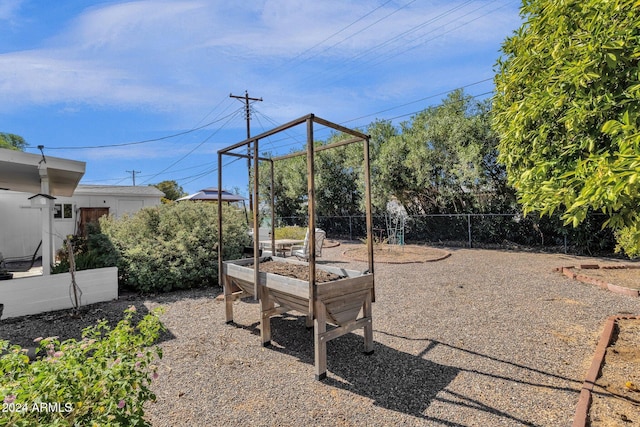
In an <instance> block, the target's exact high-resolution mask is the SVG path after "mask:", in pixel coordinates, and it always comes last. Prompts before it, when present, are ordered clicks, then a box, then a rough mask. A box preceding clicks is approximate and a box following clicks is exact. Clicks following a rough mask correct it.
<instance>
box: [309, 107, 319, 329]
mask: <svg viewBox="0 0 640 427" xmlns="http://www.w3.org/2000/svg"><path fill="white" fill-rule="evenodd" d="M313 154H314V150H313V114H311V115H310V116H309V118H308V119H307V191H308V200H307V203H308V208H309V236H308V237H309V239H308V244H309V249H308V250H309V316H310V319H315V318H316V316H317V313H316V312H315V308H316V307H315V302H316V296H317V290H316V286H315V284H316V195H315V185H316V184H315V177H314V174H315V164H314V155H313ZM316 329H317V328H316Z"/></svg>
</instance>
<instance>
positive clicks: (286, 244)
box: [260, 239, 304, 256]
mask: <svg viewBox="0 0 640 427" xmlns="http://www.w3.org/2000/svg"><path fill="white" fill-rule="evenodd" d="M274 243H275V245H276V248H275V253H274V255H278V254H281V255H282V256H286V254H287V252H288V253H289V254H291V247H292V246H295V245H302V244H304V240H296V239H276V240H275V242H274ZM260 247H261V248H262V249H268V248H270V247H271V240H261V241H260Z"/></svg>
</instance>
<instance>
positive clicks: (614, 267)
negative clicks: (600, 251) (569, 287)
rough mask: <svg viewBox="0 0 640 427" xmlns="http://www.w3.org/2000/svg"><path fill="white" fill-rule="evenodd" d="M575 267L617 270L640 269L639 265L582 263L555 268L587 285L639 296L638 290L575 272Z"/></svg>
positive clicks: (639, 291)
mask: <svg viewBox="0 0 640 427" xmlns="http://www.w3.org/2000/svg"><path fill="white" fill-rule="evenodd" d="M575 268H580V269H582V270H597V269H602V270H618V269H623V268H629V269H640V265H627V264H625V265H608V266H600V265H598V264H582V265H579V266H577V267H576V266H573V265H571V266H567V267H558V268H556V269H555V270H556V271H559V272H560V273H562V274H564V275H565V276H567V277H569V278H570V279H574V280H577V281H579V282H582V283H587V284H589V285H596V286H598V287H600V288H602V289H607V290H609V291H611V292H614V293H617V294H622V295H627V296H630V297H640V290H638V289H631V288H627V287H625V286H620V285H614V284H613V283H609V282H605V281H604V280H600V279H596V278H594V277H590V276H587V275H585V274H577V273H575V272H574V271H573V269H575Z"/></svg>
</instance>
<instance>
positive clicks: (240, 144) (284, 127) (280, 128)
mask: <svg viewBox="0 0 640 427" xmlns="http://www.w3.org/2000/svg"><path fill="white" fill-rule="evenodd" d="M309 117H313V114H307V115H306V116H304V117H300V118H298V119H295V120H291V121H290V122H288V123H285V124H283V125H280V126H278V127H276V128H273V129H271V130H269V131H267V132H263V133H261V134H260V135H256V136H253V137H251V138H247V139H245V140H244V141H240V142H238V143H237V144H233V145H230V146H228V147H225V148H223V149H222V150H219V151H218V153H223V154H226V153H228V152H229V151H233V150H235V149H236V148H240V147H244V146H245V145H247V144H251V143H252V142H254V141H257V140H259V139H264V138H266V137H268V136H271V135H273V134H276V133H278V132H282V131H283V130H287V129H289V128H292V127H294V126H297V125H299V124H302V123H304V122H306V121H307V119H308V118H309ZM256 157H257V156H256Z"/></svg>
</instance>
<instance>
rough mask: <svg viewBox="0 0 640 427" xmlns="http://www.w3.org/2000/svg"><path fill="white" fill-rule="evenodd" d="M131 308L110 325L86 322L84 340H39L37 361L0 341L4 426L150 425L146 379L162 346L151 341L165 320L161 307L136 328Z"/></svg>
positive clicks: (0, 418)
mask: <svg viewBox="0 0 640 427" xmlns="http://www.w3.org/2000/svg"><path fill="white" fill-rule="evenodd" d="M134 313H135V306H131V307H130V308H129V309H127V310H126V311H125V317H124V319H123V320H121V321H120V322H119V323H118V324H117V325H116V326H115V327H114V328H113V329H110V328H109V326H107V321H106V320H104V321H101V322H99V323H98V324H97V325H95V326H91V327H89V328H86V329H85V330H84V331H83V334H82V335H83V339H82V340H81V341H76V340H73V339H70V340H67V341H64V342H62V343H60V342H59V341H58V339H57V337H50V338H44V339H42V338H36V341H39V347H38V349H37V353H36V354H37V356H38V358H37V359H36V360H35V361H33V362H30V361H29V358H28V357H27V355H26V354H25V353H26V350H25V349H22V348H20V346H12V347H10V348H8V342H7V341H0V352H6V354H4V355H3V356H2V357H1V358H0V399H3V411H2V412H0V425H11V426H35V425H47V426H49V425H55V426H94V425H100V426H106V425H108V426H148V425H150V424H149V423H147V422H146V421H145V420H144V418H143V416H144V411H143V405H144V403H145V402H146V401H149V400H155V395H154V394H153V393H152V392H151V390H150V389H149V385H150V383H151V378H152V377H153V378H157V376H158V374H157V372H156V369H157V368H156V365H154V364H153V363H154V362H155V360H156V357H158V358H161V357H162V350H161V349H160V347H157V346H155V347H151V346H152V344H153V343H154V342H155V341H156V340H157V339H158V336H159V333H160V331H161V330H162V329H163V326H162V324H161V323H160V320H159V318H158V314H159V312H158V311H154V312H152V313H150V314H147V315H146V316H144V317H143V318H142V319H141V320H140V322H138V324H137V325H135V326H134V324H133V322H132V317H133V315H134Z"/></svg>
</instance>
